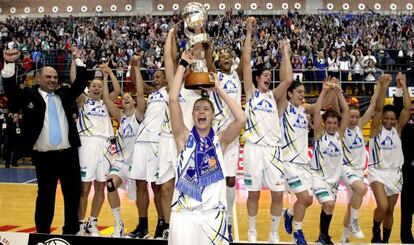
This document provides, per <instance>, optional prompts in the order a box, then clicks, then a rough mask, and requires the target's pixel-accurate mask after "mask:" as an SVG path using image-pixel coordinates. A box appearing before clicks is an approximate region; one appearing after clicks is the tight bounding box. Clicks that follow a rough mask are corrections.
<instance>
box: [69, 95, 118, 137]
mask: <svg viewBox="0 0 414 245" xmlns="http://www.w3.org/2000/svg"><path fill="white" fill-rule="evenodd" d="M76 126H77V128H78V133H79V135H80V136H102V137H105V138H109V137H111V136H113V135H114V129H113V127H112V122H111V119H110V117H109V114H108V110H107V109H106V106H105V103H104V102H103V100H94V99H91V98H88V99H87V100H86V101H85V103H84V104H83V105H82V107H81V109H80V110H79V119H78V122H77V125H76Z"/></svg>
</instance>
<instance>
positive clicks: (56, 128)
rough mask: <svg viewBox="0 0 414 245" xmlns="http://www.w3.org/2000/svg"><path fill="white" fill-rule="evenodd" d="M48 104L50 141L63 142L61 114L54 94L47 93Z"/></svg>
mask: <svg viewBox="0 0 414 245" xmlns="http://www.w3.org/2000/svg"><path fill="white" fill-rule="evenodd" d="M47 105H48V110H47V113H48V116H49V143H50V144H52V145H59V144H60V143H61V142H62V132H61V131H60V124H59V115H58V112H57V108H56V103H55V100H54V99H53V94H47Z"/></svg>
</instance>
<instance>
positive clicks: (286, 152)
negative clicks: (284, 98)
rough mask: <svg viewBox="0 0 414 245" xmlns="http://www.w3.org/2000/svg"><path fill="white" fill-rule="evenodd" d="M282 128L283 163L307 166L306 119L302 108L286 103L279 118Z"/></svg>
mask: <svg viewBox="0 0 414 245" xmlns="http://www.w3.org/2000/svg"><path fill="white" fill-rule="evenodd" d="M280 124H281V128H282V150H283V161H284V162H289V163H294V164H300V165H307V164H309V160H310V159H309V155H308V119H307V116H306V112H305V108H304V107H303V106H299V107H296V106H294V105H293V104H292V103H290V102H288V106H287V107H286V110H285V112H283V115H282V117H281V118H280Z"/></svg>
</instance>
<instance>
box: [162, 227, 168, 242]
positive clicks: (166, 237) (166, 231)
mask: <svg viewBox="0 0 414 245" xmlns="http://www.w3.org/2000/svg"><path fill="white" fill-rule="evenodd" d="M169 236H170V229H165V230H163V231H162V239H163V240H168V237H169Z"/></svg>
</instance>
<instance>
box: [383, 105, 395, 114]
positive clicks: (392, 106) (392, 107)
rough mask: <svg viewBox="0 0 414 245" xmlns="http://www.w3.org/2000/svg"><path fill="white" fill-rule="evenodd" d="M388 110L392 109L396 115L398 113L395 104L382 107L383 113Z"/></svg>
mask: <svg viewBox="0 0 414 245" xmlns="http://www.w3.org/2000/svg"><path fill="white" fill-rule="evenodd" d="M387 111H392V112H394V114H395V115H397V112H396V111H395V107H394V105H384V107H383V108H382V113H385V112H387Z"/></svg>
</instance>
